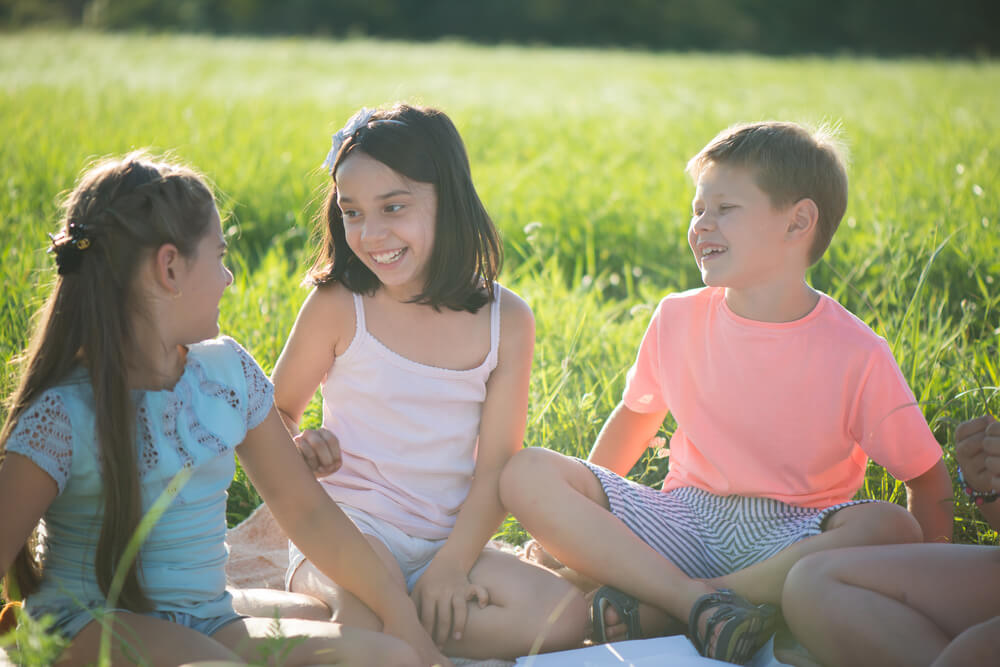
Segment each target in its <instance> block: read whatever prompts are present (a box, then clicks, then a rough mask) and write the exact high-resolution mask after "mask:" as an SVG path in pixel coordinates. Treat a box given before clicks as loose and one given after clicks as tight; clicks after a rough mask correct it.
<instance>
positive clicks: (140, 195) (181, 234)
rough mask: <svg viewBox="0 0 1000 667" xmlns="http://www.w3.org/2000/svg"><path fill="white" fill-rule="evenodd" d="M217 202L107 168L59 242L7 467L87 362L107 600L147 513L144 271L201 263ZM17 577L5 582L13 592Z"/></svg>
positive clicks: (164, 173)
mask: <svg viewBox="0 0 1000 667" xmlns="http://www.w3.org/2000/svg"><path fill="white" fill-rule="evenodd" d="M214 207H215V200H214V198H213V196H212V192H211V190H210V189H209V188H208V187H207V186H206V185H205V183H204V181H203V180H202V178H201V177H200V176H199V175H198V174H196V173H195V172H194V171H192V170H191V169H188V168H186V167H182V166H179V165H175V164H171V163H167V162H162V161H154V160H153V159H151V158H149V157H148V156H146V155H145V154H143V153H130V154H129V155H127V156H125V157H124V158H121V159H114V160H108V161H105V162H102V163H100V164H97V165H96V166H94V167H93V168H91V169H90V170H88V171H87V172H86V173H84V175H83V176H82V177H81V178H80V181H79V183H78V184H77V186H76V188H74V190H73V191H72V192H71V193H70V194H69V196H68V197H67V198H66V201H65V203H64V215H63V218H62V220H61V223H60V228H61V229H60V234H59V235H58V236H56V237H55V241H54V247H57V248H59V249H60V250H59V251H58V252H57V253H56V255H57V258H58V262H59V269H60V270H59V275H57V276H56V279H55V285H54V287H53V290H52V293H51V294H50V295H49V298H48V300H47V302H46V303H45V305H44V306H43V307H42V309H41V310H40V312H39V313H38V316H37V317H38V319H37V322H36V325H35V330H34V333H33V335H32V337H31V342H30V343H29V346H28V348H27V350H26V351H25V353H24V355H23V357H22V362H21V375H20V381H19V384H18V387H17V390H16V391H15V392H14V394H13V396H12V397H11V399H10V403H9V412H8V414H7V420H6V422H5V423H4V426H3V431H2V432H0V461H2V460H3V456H4V453H5V450H6V442H7V439H8V438H9V437H10V434H11V432H12V431H13V429H14V427H15V426H16V425H17V422H18V419H19V417H20V416H21V415H22V413H23V412H24V411H25V410H26V409H27V408H28V407H29V406H30V405H31V403H32V402H33V401H35V400H36V399H37V398H38V397H39V395H40V394H41V393H42V392H44V391H45V390H46V389H48V388H50V387H52V386H54V385H56V384H58V383H59V382H61V381H63V380H64V379H65V378H66V377H67V375H69V374H70V373H71V372H72V371H73V370H74V369H76V368H78V367H80V366H82V367H84V368H85V369H86V371H87V374H88V377H89V380H90V383H91V386H92V388H93V394H94V416H95V423H96V430H97V434H96V435H97V441H98V448H99V451H100V454H101V464H100V465H101V474H102V481H103V494H104V517H103V524H102V526H101V534H100V537H99V538H98V544H97V552H96V556H95V562H94V568H95V571H96V575H97V582H98V584H99V585H100V587H101V590H102V591H103V592H104V593H105V595H107V593H108V587H109V585H110V583H111V580H112V577H113V576H114V573H115V570H116V569H117V568H118V565H119V563H120V561H121V560H122V556H123V554H124V551H125V547H126V545H127V544H128V541H129V539H130V538H131V536H132V534H133V533H134V532H135V529H136V527H137V526H138V525H139V521H140V519H141V517H142V502H141V496H140V489H139V477H138V470H137V467H136V443H135V428H136V427H135V406H134V403H133V401H132V397H131V394H130V391H129V386H128V373H127V364H126V360H127V359H129V358H130V354H131V353H132V351H133V349H134V338H133V331H132V322H133V321H134V319H133V318H134V317H136V316H139V317H141V316H143V313H144V312H145V309H144V307H143V300H142V295H141V294H139V293H137V289H136V280H135V279H136V273H137V269H138V268H139V266H140V265H141V263H142V261H144V260H145V259H146V258H148V257H150V256H152V253H153V252H155V250H156V249H157V248H159V247H160V246H162V245H163V244H165V243H172V244H174V245H175V246H177V248H178V250H179V251H180V253H181V255H182V256H184V257H189V258H190V257H194V255H195V253H196V251H197V244H198V241H199V240H200V239H201V238H202V236H203V235H204V234H205V233H207V231H208V229H209V227H208V225H209V222H210V221H211V219H212V215H211V214H212V211H213V210H214ZM81 229H82V230H85V231H81ZM73 234H75V235H76V236H77V237H79V236H80V235H84V236H86V238H87V241H88V243H89V247H87V248H86V249H85V250H83V251H79V252H78V253H76V254H73V253H72V251H66V249H65V248H64V247H63V244H64V242H65V239H67V238H69V237H70V236H71V235H73ZM61 241H62V242H61ZM66 252H69V253H70V254H69V255H66V254H65V253H66ZM67 260H70V261H69V263H67ZM34 542H35V538H34V537H33V538H32V539H31V540H29V542H28V544H26V545H25V546H24V548H22V549H21V552H20V553H19V554H18V557H17V561H16V563H15V567H14V570H13V576H15V577H16V578H17V579H16V583H17V588H18V589H19V592H20V594H21V595H22V596H27V595H29V594H30V593H31V592H32V591H34V590H35V589H36V588H37V586H38V583H39V578H40V574H41V573H40V570H39V566H38V564H37V562H36V561H35V559H34V553H33V549H32V546H33V544H34ZM138 571H139V562H138V560H136V561H134V562H133V563H132V565H131V567H130V568H129V571H128V574H127V576H126V579H125V584H124V587H123V588H122V591H121V596H120V600H119V602H118V604H120V605H121V606H123V607H125V608H126V609H130V610H133V611H142V610H145V609H148V608H149V601H148V599H147V598H146V596H145V594H144V592H143V590H142V586H141V583H140V581H139V577H138V574H137V573H138ZM10 576H11V574H8V575H7V577H8V578H7V579H5V584H6V585H5V591H7V592H8V593H7V594H8V595H9V592H10V591H11V590H12V587H11V583H12V582H11V581H10V580H9V577H10Z"/></svg>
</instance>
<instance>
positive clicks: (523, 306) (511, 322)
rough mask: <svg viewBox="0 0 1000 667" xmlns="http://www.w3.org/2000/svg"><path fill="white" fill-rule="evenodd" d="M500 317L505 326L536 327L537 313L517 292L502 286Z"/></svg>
mask: <svg viewBox="0 0 1000 667" xmlns="http://www.w3.org/2000/svg"><path fill="white" fill-rule="evenodd" d="M500 319H501V320H502V321H503V324H504V326H505V327H507V328H509V327H515V328H520V327H530V328H531V329H534V327H535V314H534V313H533V312H532V311H531V306H529V305H528V302H527V301H525V300H524V299H522V298H521V297H520V296H519V295H518V294H517V293H516V292H513V291H511V290H509V289H507V288H506V287H504V286H502V285H501V286H500Z"/></svg>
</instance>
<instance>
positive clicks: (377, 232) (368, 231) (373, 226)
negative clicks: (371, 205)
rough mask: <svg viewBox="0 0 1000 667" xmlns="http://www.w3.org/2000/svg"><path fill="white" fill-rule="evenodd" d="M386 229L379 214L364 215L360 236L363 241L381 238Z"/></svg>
mask: <svg viewBox="0 0 1000 667" xmlns="http://www.w3.org/2000/svg"><path fill="white" fill-rule="evenodd" d="M387 230H388V226H387V225H386V224H385V221H384V220H382V218H381V216H378V215H369V216H366V217H365V221H364V226H363V227H362V228H361V238H362V240H365V241H377V240H379V239H381V238H383V237H384V236H385V235H386V233H387Z"/></svg>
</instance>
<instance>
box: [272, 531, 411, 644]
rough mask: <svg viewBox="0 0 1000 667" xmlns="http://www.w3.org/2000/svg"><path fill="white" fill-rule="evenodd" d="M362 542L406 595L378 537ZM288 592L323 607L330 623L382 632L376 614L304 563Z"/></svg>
mask: <svg viewBox="0 0 1000 667" xmlns="http://www.w3.org/2000/svg"><path fill="white" fill-rule="evenodd" d="M365 539H367V540H368V543H369V544H370V545H371V547H372V549H373V550H374V551H375V553H376V554H377V555H378V557H379V558H381V559H382V563H383V564H384V565H385V567H386V569H387V570H388V571H389V573H390V574H391V575H392V578H393V579H394V580H395V581H396V583H397V584H398V585H399V587H400V588H402V589H403V590H404V591H405V590H406V581H405V580H404V579H403V573H402V571H400V569H399V564H398V563H397V562H396V559H395V557H394V556H393V555H392V554H391V553H390V552H389V549H388V548H387V547H386V546H385V544H383V543H382V540H380V539H378V538H377V537H373V536H371V535H365ZM290 588H291V589H292V592H294V593H304V594H306V595H309V596H312V597H314V598H317V599H319V600H320V601H321V602H323V603H324V604H326V605H327V606H328V607H329V608H330V610H331V611H332V619H333V620H334V621H336V622H337V623H343V624H344V625H349V626H351V627H355V628H362V629H365V630H373V631H376V632H378V631H381V630H382V619H380V618H379V617H378V616H376V615H375V612H373V611H372V610H371V609H369V608H368V606H367V605H365V603H363V602H362V601H361V600H359V599H358V598H357V597H355V596H354V594H353V593H351V592H350V591H348V590H347V589H346V588H344V587H342V586H340V585H338V584H337V583H336V582H335V581H333V580H332V579H330V578H329V577H328V576H326V575H325V574H323V573H322V572H320V571H319V570H318V569H317V568H316V566H315V565H313V564H312V563H310V562H309V561H306V562H304V563H303V564H302V565H301V566H300V567H299V569H297V570H296V571H295V574H293V575H292V580H291V583H290Z"/></svg>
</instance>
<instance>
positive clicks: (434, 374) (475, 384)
mask: <svg viewBox="0 0 1000 667" xmlns="http://www.w3.org/2000/svg"><path fill="white" fill-rule="evenodd" d="M493 287H494V299H493V301H492V302H491V303H490V351H489V354H488V355H487V356H486V359H485V360H484V361H483V363H481V364H480V365H479V366H477V367H476V368H471V369H468V370H451V369H447V368H437V367H435V366H426V365H424V364H420V363H417V362H415V361H411V360H410V359H407V358H406V357H403V356H401V355H399V354H397V353H395V352H393V351H392V350H390V349H389V348H387V347H386V346H385V345H383V344H382V343H381V342H380V341H379V340H378V339H376V338H375V337H374V336H372V335H371V333H369V331H368V328H367V326H366V325H365V309H364V302H363V301H362V298H361V295H359V294H354V312H355V321H356V322H357V324H356V327H355V332H354V339H353V340H352V341H351V344H350V345H349V346H348V348H347V350H345V351H344V353H343V354H341V355H340V356H339V357H337V360H336V361H335V362H334V364H333V366H332V367H331V368H330V370H329V372H328V374H327V380H326V382H324V383H323V386H322V394H323V427H324V428H326V429H328V430H330V431H331V432H333V433H334V434H335V435H336V436H337V438H338V439H339V440H340V447H341V453H342V455H343V465H342V466H341V468H340V470H338V471H337V472H335V473H333V474H332V475H328V476H327V477H325V478H322V479H321V480H320V481H321V483H322V484H323V487H324V488H325V489H326V491H327V493H329V494H330V497H332V498H333V499H334V500H336V501H337V502H339V503H344V504H346V505H350V506H352V507H356V508H358V509H360V510H363V511H364V512H367V513H369V514H371V515H373V516H375V517H378V518H380V519H383V520H385V521H387V522H389V523H391V524H393V525H395V526H396V527H398V528H399V529H400V530H402V531H404V532H405V533H407V534H409V535H412V536H415V537H421V538H424V539H443V538H446V537H448V535H449V534H450V533H451V529H452V527H453V526H454V525H455V518H456V516H457V515H458V511H459V509H461V507H462V503H463V502H464V501H465V497H466V496H467V495H468V493H469V486H470V484H471V482H472V473H473V469H474V468H475V460H476V444H477V442H478V440H479V422H480V418H481V415H482V409H483V401H484V400H485V399H486V381H487V379H488V378H489V376H490V373H492V372H493V369H494V368H496V365H497V348H498V346H499V341H500V286H499V284H494V286H493Z"/></svg>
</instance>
